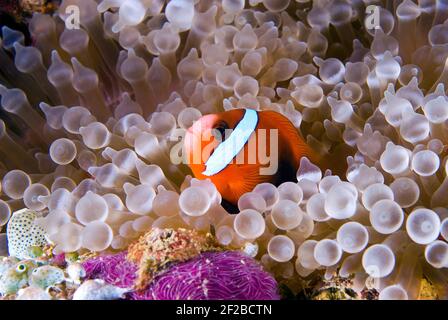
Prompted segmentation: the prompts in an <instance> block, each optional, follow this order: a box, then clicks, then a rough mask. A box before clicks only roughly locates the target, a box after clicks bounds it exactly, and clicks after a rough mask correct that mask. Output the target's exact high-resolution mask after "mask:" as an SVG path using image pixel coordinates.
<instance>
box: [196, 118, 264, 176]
mask: <svg viewBox="0 0 448 320" xmlns="http://www.w3.org/2000/svg"><path fill="white" fill-rule="evenodd" d="M257 124H258V114H257V111H255V110H252V109H246V112H245V113H244V117H243V118H242V119H241V121H240V122H239V123H238V125H237V126H236V127H235V129H234V130H233V132H232V133H231V134H230V136H229V137H228V138H227V139H226V140H225V141H224V142H222V143H220V144H219V145H218V147H217V148H216V149H215V151H214V152H213V154H212V155H211V156H210V157H209V158H208V160H207V162H206V163H205V166H206V170H205V171H204V172H202V174H203V175H206V176H213V175H215V174H217V173H218V172H220V171H222V170H223V169H224V168H225V167H227V165H228V164H229V163H230V162H232V160H233V158H235V157H236V155H237V154H238V153H239V152H240V151H241V150H242V149H243V148H244V146H245V145H246V143H247V141H248V140H249V138H250V136H251V135H252V133H253V132H254V131H255V128H256V127H257Z"/></svg>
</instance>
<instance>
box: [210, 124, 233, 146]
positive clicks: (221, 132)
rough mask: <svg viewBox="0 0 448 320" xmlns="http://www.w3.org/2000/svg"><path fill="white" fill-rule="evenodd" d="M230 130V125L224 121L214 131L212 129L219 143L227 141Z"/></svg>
mask: <svg viewBox="0 0 448 320" xmlns="http://www.w3.org/2000/svg"><path fill="white" fill-rule="evenodd" d="M227 129H229V125H228V124H227V123H226V122H224V121H220V122H219V123H218V124H217V125H216V126H215V127H214V128H213V129H212V134H213V136H214V137H215V139H216V140H218V141H221V142H222V141H224V140H225V135H226V130H227Z"/></svg>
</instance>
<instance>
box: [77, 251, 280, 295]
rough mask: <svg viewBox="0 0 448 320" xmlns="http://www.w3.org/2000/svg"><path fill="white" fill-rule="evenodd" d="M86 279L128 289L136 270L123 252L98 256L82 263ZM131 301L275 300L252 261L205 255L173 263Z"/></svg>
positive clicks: (269, 281)
mask: <svg viewBox="0 0 448 320" xmlns="http://www.w3.org/2000/svg"><path fill="white" fill-rule="evenodd" d="M84 267H85V269H86V272H87V277H88V278H90V279H94V278H96V279H98V278H99V279H103V280H105V281H106V282H108V283H111V284H114V285H117V286H119V287H130V286H132V284H133V283H134V281H135V278H136V274H135V272H136V270H137V267H136V266H135V265H134V264H133V263H131V262H129V261H127V260H126V252H122V253H119V254H116V255H109V256H101V257H95V258H93V259H90V260H88V261H86V262H85V263H84ZM128 298H129V299H133V300H153V299H154V300H174V299H180V300H187V299H191V300H247V299H251V300H277V299H279V298H280V296H279V294H278V288H277V283H276V281H275V280H274V278H273V277H272V276H271V275H269V274H268V273H267V272H265V271H263V270H262V267H261V266H260V265H259V264H258V263H257V262H256V261H255V260H253V259H252V258H250V257H248V256H246V255H244V254H243V253H240V252H237V251H225V252H206V253H203V254H201V255H200V256H198V257H196V258H194V259H191V260H189V261H187V262H183V263H177V264H174V265H173V266H172V267H170V268H169V269H168V270H167V271H165V272H163V273H162V274H160V275H158V276H157V277H155V278H154V280H153V281H152V282H151V285H150V286H149V287H148V288H147V289H146V290H145V291H142V292H131V293H129V294H128Z"/></svg>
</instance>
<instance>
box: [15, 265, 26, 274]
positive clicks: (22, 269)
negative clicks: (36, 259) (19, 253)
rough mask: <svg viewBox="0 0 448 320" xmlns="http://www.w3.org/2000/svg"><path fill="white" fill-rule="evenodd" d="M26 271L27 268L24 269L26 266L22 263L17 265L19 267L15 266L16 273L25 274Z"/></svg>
mask: <svg viewBox="0 0 448 320" xmlns="http://www.w3.org/2000/svg"><path fill="white" fill-rule="evenodd" d="M26 269H27V268H26V265H25V264H23V263H21V264H19V265H18V266H17V271H18V272H20V273H22V272H25V271H26Z"/></svg>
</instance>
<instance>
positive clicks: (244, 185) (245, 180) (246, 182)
mask: <svg viewBox="0 0 448 320" xmlns="http://www.w3.org/2000/svg"><path fill="white" fill-rule="evenodd" d="M238 169H239V172H240V174H239V175H237V176H236V177H235V179H231V180H229V181H228V182H227V184H228V187H229V191H230V192H231V193H232V194H233V198H234V199H235V200H236V201H232V202H234V203H237V201H238V199H239V198H240V197H241V195H243V194H244V193H247V192H251V191H252V190H253V189H254V188H255V187H256V186H257V184H260V183H263V182H267V181H271V180H272V176H268V175H260V166H256V165H239V166H238Z"/></svg>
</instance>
